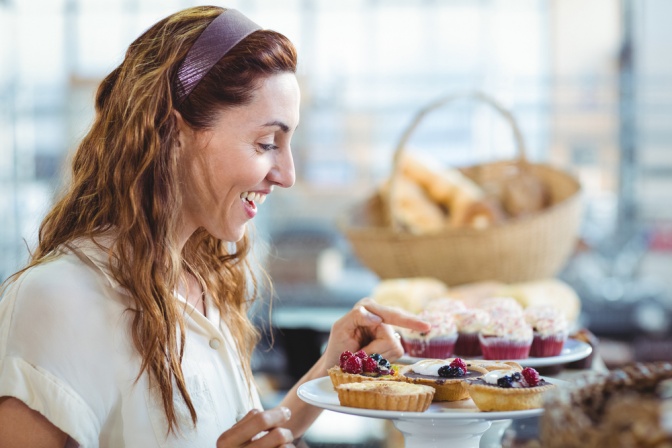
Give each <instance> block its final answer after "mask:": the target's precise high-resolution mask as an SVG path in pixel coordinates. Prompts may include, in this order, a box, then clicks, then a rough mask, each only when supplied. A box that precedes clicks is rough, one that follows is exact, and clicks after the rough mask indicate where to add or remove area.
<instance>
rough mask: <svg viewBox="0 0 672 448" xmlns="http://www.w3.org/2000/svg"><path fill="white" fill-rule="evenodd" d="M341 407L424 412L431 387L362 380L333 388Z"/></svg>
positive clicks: (428, 402)
mask: <svg viewBox="0 0 672 448" xmlns="http://www.w3.org/2000/svg"><path fill="white" fill-rule="evenodd" d="M336 393H337V394H338V401H339V403H340V404H341V406H349V407H353V408H365V409H377V410H382V411H400V412H424V411H426V410H427V408H429V405H430V404H432V398H433V396H434V388H432V387H429V386H423V385H421V384H409V383H404V382H400V381H386V380H380V381H363V382H359V383H345V384H340V385H338V386H336Z"/></svg>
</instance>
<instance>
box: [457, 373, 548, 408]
mask: <svg viewBox="0 0 672 448" xmlns="http://www.w3.org/2000/svg"><path fill="white" fill-rule="evenodd" d="M466 385H467V386H466V387H467V390H468V392H469V396H470V397H471V399H472V400H473V402H474V404H476V407H478V409H480V410H481V411H484V412H492V411H494V412H498V411H504V412H506V411H523V410H527V409H537V408H541V407H543V405H544V402H543V397H544V394H545V393H546V392H548V391H549V390H551V389H553V388H555V387H556V386H555V385H553V384H551V383H549V382H548V381H546V380H545V379H543V378H541V377H540V376H539V372H537V371H536V370H534V369H533V368H531V367H526V368H524V369H523V370H522V371H512V370H493V371H491V372H488V373H487V374H485V375H483V377H482V378H477V379H473V380H469V381H467V382H466Z"/></svg>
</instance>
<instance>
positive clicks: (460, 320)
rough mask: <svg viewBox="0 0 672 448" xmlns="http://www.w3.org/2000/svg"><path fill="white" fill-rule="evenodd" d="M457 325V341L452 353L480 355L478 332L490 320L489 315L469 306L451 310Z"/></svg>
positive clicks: (467, 356) (468, 355)
mask: <svg viewBox="0 0 672 448" xmlns="http://www.w3.org/2000/svg"><path fill="white" fill-rule="evenodd" d="M453 319H454V320H455V325H456V326H457V341H456V342H455V349H454V353H455V354H456V355H457V356H462V357H464V358H473V357H475V356H481V344H480V342H479V340H478V333H480V331H481V329H482V328H483V327H484V326H485V325H487V324H488V323H489V322H490V315H489V314H488V313H487V312H486V311H485V310H482V309H478V308H469V309H464V310H460V311H455V312H453Z"/></svg>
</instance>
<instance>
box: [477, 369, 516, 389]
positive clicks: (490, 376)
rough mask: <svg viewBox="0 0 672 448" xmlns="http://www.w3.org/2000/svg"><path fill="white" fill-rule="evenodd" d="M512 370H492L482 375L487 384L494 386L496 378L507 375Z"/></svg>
mask: <svg viewBox="0 0 672 448" xmlns="http://www.w3.org/2000/svg"><path fill="white" fill-rule="evenodd" d="M512 373H514V372H512V371H511V370H493V371H492V372H488V373H486V374H485V375H484V376H483V381H485V382H486V383H488V384H492V385H494V386H496V385H497V380H498V379H500V378H502V377H505V376H507V375H511V374H512Z"/></svg>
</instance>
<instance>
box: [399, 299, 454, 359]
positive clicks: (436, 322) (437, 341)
mask: <svg viewBox="0 0 672 448" xmlns="http://www.w3.org/2000/svg"><path fill="white" fill-rule="evenodd" d="M418 317H419V318H421V319H423V320H425V321H427V322H429V323H430V324H432V328H431V329H430V330H429V331H428V332H425V333H421V332H419V331H413V330H408V329H405V328H399V334H400V335H401V345H403V347H404V350H405V351H406V354H407V355H409V356H413V357H417V358H438V359H445V358H449V357H450V355H452V354H453V349H454V348H455V342H456V341H457V326H456V325H455V321H454V319H453V317H452V316H451V315H450V314H445V313H437V312H431V311H423V312H421V313H420V314H418Z"/></svg>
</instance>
